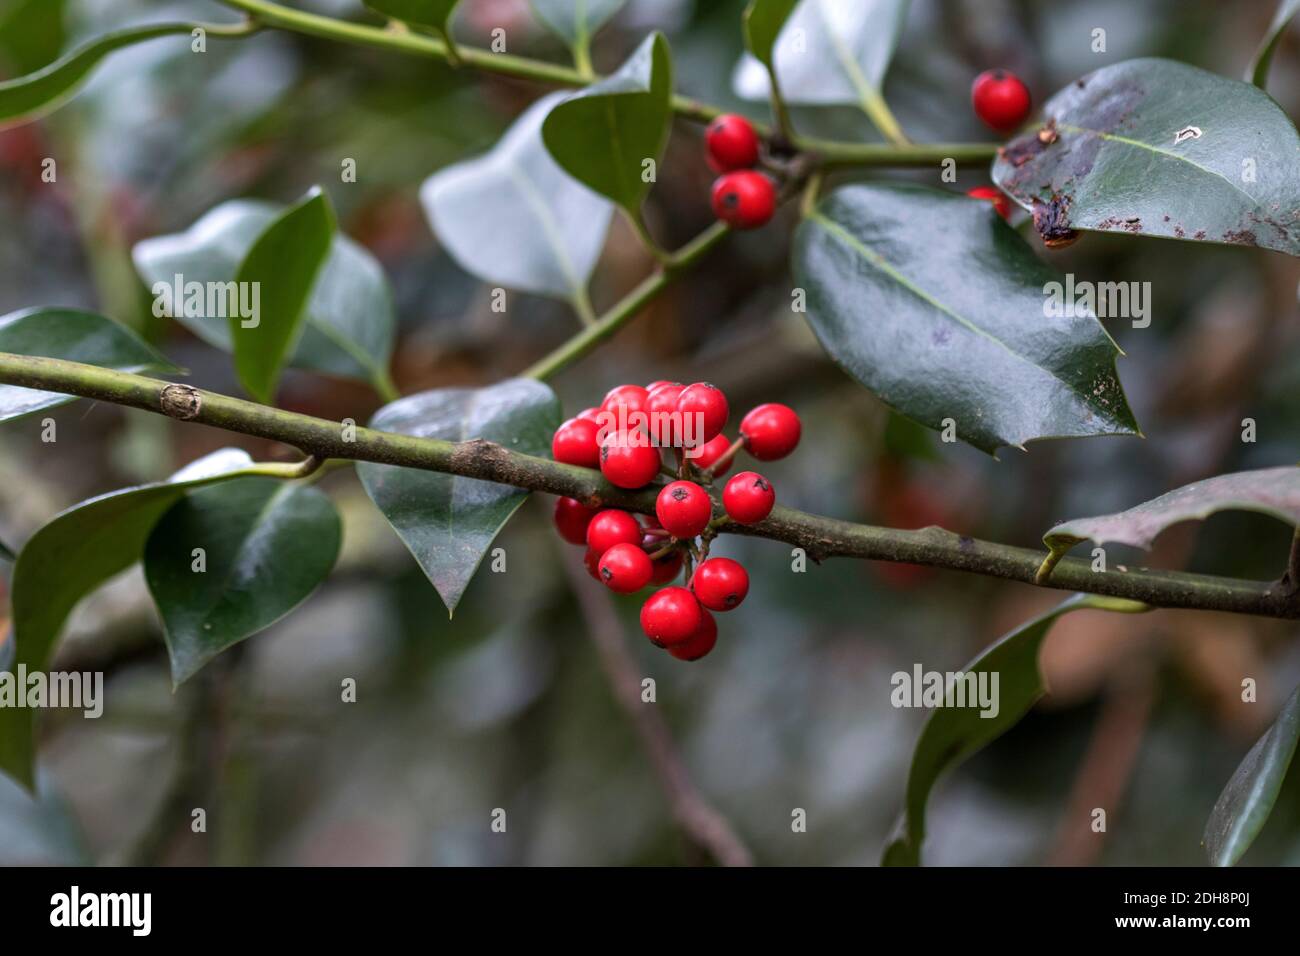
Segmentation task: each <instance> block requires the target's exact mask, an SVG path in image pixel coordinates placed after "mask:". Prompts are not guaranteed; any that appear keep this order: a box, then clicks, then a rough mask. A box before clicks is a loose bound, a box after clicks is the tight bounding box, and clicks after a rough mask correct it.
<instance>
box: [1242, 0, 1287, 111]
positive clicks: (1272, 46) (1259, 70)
mask: <svg viewBox="0 0 1300 956" xmlns="http://www.w3.org/2000/svg"><path fill="white" fill-rule="evenodd" d="M1297 13H1300V0H1282V2H1281V3H1279V4H1278V5H1277V12H1276V13H1275V14H1273V22H1272V23H1270V24H1269V26H1268V31H1267V32H1266V33H1265V34H1264V39H1263V40H1261V41H1260V43H1259V49H1258V50H1256V51H1255V56H1254V58H1253V59H1252V60H1251V61H1250V68H1249V69H1247V70H1246V75H1245V77H1243V79H1245V80H1246V82H1248V83H1254V84H1255V85H1256V86H1258V87H1259V88H1260V89H1261V90H1262V89H1264V88H1265V87H1267V86H1268V68H1269V65H1270V64H1272V62H1273V51H1274V50H1276V49H1277V44H1278V41H1280V40H1281V39H1282V34H1283V33H1284V32H1286V28H1287V24H1289V23H1290V22H1291V21H1292V20H1293V19H1294V18H1295V15H1296V14H1297Z"/></svg>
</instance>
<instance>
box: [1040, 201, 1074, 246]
mask: <svg viewBox="0 0 1300 956" xmlns="http://www.w3.org/2000/svg"><path fill="white" fill-rule="evenodd" d="M1034 228H1035V229H1037V230H1038V235H1039V236H1040V237H1042V240H1043V245H1045V246H1047V248H1049V249H1061V248H1064V247H1065V246H1068V245H1070V244H1071V243H1073V242H1074V241H1075V240H1077V239H1078V238H1079V234H1078V233H1077V232H1075V231H1074V230H1073V229H1071V228H1070V200H1069V198H1068V197H1063V196H1060V195H1058V194H1053V195H1052V198H1051V199H1050V200H1049V201H1047V202H1043V201H1042V200H1040V199H1035V200H1034Z"/></svg>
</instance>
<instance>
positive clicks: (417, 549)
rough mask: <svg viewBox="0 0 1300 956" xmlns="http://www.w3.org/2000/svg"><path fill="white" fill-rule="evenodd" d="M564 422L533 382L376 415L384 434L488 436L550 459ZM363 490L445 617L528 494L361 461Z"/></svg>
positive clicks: (450, 393) (551, 396) (421, 401)
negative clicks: (405, 550)
mask: <svg viewBox="0 0 1300 956" xmlns="http://www.w3.org/2000/svg"><path fill="white" fill-rule="evenodd" d="M559 424H560V403H559V400H558V399H557V398H556V397H555V393H554V392H552V391H551V390H550V388H549V387H547V386H546V385H544V384H543V383H541V382H538V381H536V380H534V379H526V378H516V379H508V380H507V381H504V382H500V383H498V384H496V385H491V386H488V387H487V388H442V389H435V390H433V391H429V392H421V393H419V394H417V395H408V396H406V397H404V398H400V399H398V400H397V401H396V402H393V403H392V404H390V405H385V406H384V407H383V408H381V409H380V410H379V411H378V412H376V413H375V417H374V419H373V420H372V421H371V423H370V427H372V428H376V429H379V430H381V431H390V432H397V433H398V434H402V435H414V436H416V437H419V438H440V439H443V440H445V441H455V442H462V441H468V440H470V439H486V440H488V441H493V442H496V443H497V444H499V445H502V446H503V447H505V448H508V449H510V450H511V451H517V452H523V453H525V454H529V455H547V454H548V453H549V451H550V447H551V436H552V435H554V433H555V429H556V428H557V427H559ZM357 475H358V477H359V478H360V479H361V484H362V485H363V486H364V487H365V489H366V493H367V494H369V495H370V498H371V500H372V501H374V503H375V505H376V506H377V507H378V508H379V510H380V511H381V512H383V515H384V517H385V518H387V519H388V523H389V524H391V525H392V526H393V530H394V531H396V532H397V534H398V537H400V538H401V539H402V541H403V542H404V543H405V544H406V546H407V548H408V549H410V551H411V554H412V555H413V556H414V557H415V560H416V561H417V562H418V563H419V565H420V568H421V569H422V570H423V571H424V573H425V575H426V576H428V578H429V580H430V582H432V584H433V586H434V588H436V589H437V591H438V594H439V595H440V596H441V597H442V600H443V603H445V604H446V605H447V611H448V613H452V612H454V611H455V610H456V605H457V604H458V603H459V601H460V598H461V595H462V594H464V593H465V588H466V587H467V586H468V585H469V582H470V579H471V578H472V577H473V576H474V572H475V571H476V570H477V569H478V566H479V563H480V562H481V561H482V560H483V556H484V555H485V554H486V553H487V550H488V548H489V547H490V546H491V544H492V541H493V539H494V538H495V537H496V536H497V533H498V532H499V531H500V530H501V528H502V527H504V525H505V523H506V522H507V521H508V520H510V516H511V515H513V514H514V513H515V511H516V509H518V507H519V506H520V505H521V504H523V502H524V499H526V498H527V497H528V492H527V491H525V490H523V489H520V488H511V487H509V486H507V485H499V484H496V483H495V482H491V481H481V480H479V479H476V478H462V477H459V476H457V475H447V474H442V473H439V472H431V471H422V470H420V469H416V468H402V467H399V466H396V465H378V464H373V463H371V462H359V463H358V464H357Z"/></svg>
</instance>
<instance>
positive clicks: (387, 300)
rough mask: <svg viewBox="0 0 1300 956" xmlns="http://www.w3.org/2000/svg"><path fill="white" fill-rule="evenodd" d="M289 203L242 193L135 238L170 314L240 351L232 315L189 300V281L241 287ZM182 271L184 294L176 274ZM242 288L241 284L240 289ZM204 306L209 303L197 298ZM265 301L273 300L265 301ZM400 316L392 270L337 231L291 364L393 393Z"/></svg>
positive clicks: (145, 273)
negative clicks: (182, 227) (180, 226)
mask: <svg viewBox="0 0 1300 956" xmlns="http://www.w3.org/2000/svg"><path fill="white" fill-rule="evenodd" d="M285 209H286V207H285V206H282V205H280V204H277V203H269V202H262V201H258V200H248V199H236V200H232V201H230V202H225V203H222V204H221V205H219V206H216V207H214V208H213V209H211V210H209V211H208V212H207V213H206V214H205V215H204V216H202V217H201V218H200V219H199V220H198V222H196V223H194V225H193V226H191V227H190V228H189V229H188V230H186V231H185V232H181V233H176V234H174V235H166V236H157V237H154V238H152V239H145V240H143V241H141V242H139V243H137V244H136V245H135V248H134V249H133V250H132V258H133V259H134V261H135V267H136V271H137V272H139V274H140V277H141V278H142V279H143V280H144V282H145V284H146V285H148V286H149V287H150V289H151V291H152V292H153V294H154V297H155V299H156V300H157V301H158V306H156V308H160V309H161V310H163V311H164V312H165V314H167V315H171V316H173V317H174V318H175V319H176V321H178V322H180V323H181V324H182V325H184V326H185V327H186V328H187V329H189V330H190V331H191V332H193V333H194V334H195V335H197V336H198V337H199V338H201V339H203V340H204V341H205V342H207V343H208V344H210V345H213V346H215V347H216V348H219V349H222V350H223V351H226V352H229V351H232V348H233V345H232V342H233V339H232V337H231V328H230V322H229V321H228V318H227V316H226V315H213V316H208V315H206V314H205V313H204V311H203V309H202V308H198V309H197V311H196V309H195V308H189V307H187V297H188V295H189V293H187V292H186V287H187V286H190V284H191V283H193V284H194V286H193V288H195V289H219V288H226V289H228V288H233V287H230V286H229V283H231V282H233V281H234V280H235V278H236V273H237V272H238V271H239V268H240V265H241V264H242V262H243V260H244V259H245V258H246V256H247V255H248V253H249V251H250V250H251V249H252V248H253V244H254V243H255V242H256V240H257V238H258V237H259V236H260V235H262V233H264V232H265V231H266V230H267V229H268V228H269V227H270V225H271V224H272V223H273V222H274V221H275V220H276V218H277V217H279V216H280V215H282V214H283V213H284V211H285ZM177 276H180V277H181V279H182V287H181V290H180V294H181V301H179V302H177V301H176V288H175V287H176V277H177ZM235 291H238V290H237V289H236V290H235ZM191 304H192V305H195V306H201V305H203V303H198V302H195V303H191ZM264 308H265V307H264ZM395 325H396V318H395V315H394V312H393V299H392V293H391V292H390V291H389V288H388V280H387V278H386V277H385V275H384V270H383V268H382V267H381V266H380V264H379V263H378V261H376V260H375V258H374V256H372V255H371V254H370V253H369V252H368V251H367V250H366V249H365V248H364V247H363V246H361V245H360V244H359V243H357V242H355V241H353V240H352V239H349V238H348V237H347V236H345V235H342V234H340V233H335V234H334V236H333V241H332V243H331V245H330V250H329V256H328V258H327V259H326V260H325V263H324V265H322V266H321V268H320V269H319V271H318V272H317V275H316V279H315V283H314V285H313V286H312V291H311V297H310V299H309V300H308V302H307V307H306V316H305V319H304V320H303V323H302V326H301V335H300V338H299V339H298V342H297V345H296V346H294V347H293V348H292V350H291V351H290V353H289V356H290V357H289V361H288V364H289V365H290V366H292V367H294V368H302V369H308V370H310V371H313V372H321V373H324V374H326V375H334V376H338V377H340V378H354V379H360V380H362V381H368V382H370V383H372V384H373V385H374V386H375V388H376V389H377V390H378V391H379V392H380V394H386V393H391V391H392V385H391V382H390V381H389V378H388V362H389V358H390V356H391V355H392V351H393V335H394V328H395Z"/></svg>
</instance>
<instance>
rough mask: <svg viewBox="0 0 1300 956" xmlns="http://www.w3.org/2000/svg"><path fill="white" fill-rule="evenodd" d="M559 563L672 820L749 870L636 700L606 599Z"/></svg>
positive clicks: (719, 856)
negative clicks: (644, 752)
mask: <svg viewBox="0 0 1300 956" xmlns="http://www.w3.org/2000/svg"><path fill="white" fill-rule="evenodd" d="M560 563H561V564H563V565H564V570H565V573H566V574H567V575H568V576H569V580H570V581H571V582H572V585H573V592H574V595H575V596H576V597H577V599H578V607H579V609H580V610H581V611H582V616H583V619H584V621H585V623H586V626H587V633H588V635H589V636H590V637H591V641H592V643H593V644H595V645H596V653H597V655H599V657H600V665H601V668H602V669H603V670H604V671H605V676H606V677H607V678H608V680H609V685H610V690H611V691H612V692H613V694H614V700H615V701H616V702H617V704H618V706H619V708H620V709H621V710H622V711H623V713H625V714H626V715H627V718H628V720H629V721H631V723H632V727H633V729H634V730H635V731H636V734H637V736H638V737H639V738H640V739H641V745H642V746H643V747H644V748H645V751H646V755H647V756H648V757H649V758H650V766H651V767H652V768H653V769H654V772H655V777H656V779H657V780H658V781H659V786H660V787H661V788H662V789H663V792H664V796H665V797H666V798H667V799H668V806H669V808H670V809H671V811H672V815H673V819H675V820H676V821H677V824H678V826H680V827H681V829H682V832H683V833H684V834H685V835H686V837H687V839H689V840H690V841H691V843H693V844H694V845H695V846H697V847H699V848H701V849H702V850H705V851H706V852H707V853H708V854H709V855H710V856H711V857H712V858H713V859H714V860H716V861H717V862H718V863H720V864H722V865H723V866H752V865H753V862H754V860H753V856H752V855H751V854H750V852H749V849H748V848H747V847H746V846H745V844H744V843H742V842H741V840H740V838H739V837H738V836H737V835H736V831H735V830H734V829H733V828H732V826H731V824H730V823H729V822H728V820H727V818H726V817H724V816H723V815H722V814H721V813H719V812H718V810H716V809H715V808H714V807H713V806H712V805H711V804H710V803H709V802H708V801H707V800H706V799H705V798H704V796H703V794H701V793H700V792H699V790H698V789H697V788H696V786H695V784H694V782H693V781H692V780H691V776H690V772H689V771H688V770H687V769H686V763H685V761H683V760H682V756H681V754H680V753H678V751H677V747H676V745H675V743H674V742H673V737H672V732H671V731H670V730H669V729H668V725H667V723H665V722H664V719H663V716H662V715H661V714H660V712H659V710H658V708H657V707H656V706H655V705H653V704H646V703H644V702H643V701H642V700H641V678H640V677H639V676H638V674H637V669H636V663H635V662H634V661H633V659H632V655H631V654H629V653H628V650H627V645H626V643H625V640H626V638H625V636H624V633H623V628H622V625H621V624H620V623H619V620H618V615H617V614H615V613H614V608H613V606H612V605H611V604H610V602H609V598H608V597H607V596H606V595H605V594H603V593H601V591H600V589H598V588H593V587H591V583H592V582H591V580H590V578H589V577H588V576H587V573H586V571H585V570H584V569H583V568H582V566H581V565H580V564H579V563H577V562H575V561H574V560H573V559H572V557H571V556H570V555H564V556H563V559H562V560H561V562H560Z"/></svg>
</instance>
